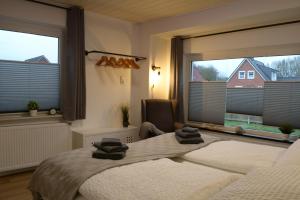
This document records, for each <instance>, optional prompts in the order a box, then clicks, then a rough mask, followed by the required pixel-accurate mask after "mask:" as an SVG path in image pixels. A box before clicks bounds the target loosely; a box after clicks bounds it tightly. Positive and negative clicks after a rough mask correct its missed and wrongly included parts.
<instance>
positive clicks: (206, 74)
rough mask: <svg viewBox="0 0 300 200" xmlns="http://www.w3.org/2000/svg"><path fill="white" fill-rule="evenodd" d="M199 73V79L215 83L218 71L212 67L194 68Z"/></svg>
mask: <svg viewBox="0 0 300 200" xmlns="http://www.w3.org/2000/svg"><path fill="white" fill-rule="evenodd" d="M196 67H197V68H198V69H199V71H200V73H201V77H202V78H203V79H204V80H206V81H216V80H217V77H218V70H217V69H216V68H214V66H212V65H211V66H208V67H205V66H200V65H198V66H196Z"/></svg>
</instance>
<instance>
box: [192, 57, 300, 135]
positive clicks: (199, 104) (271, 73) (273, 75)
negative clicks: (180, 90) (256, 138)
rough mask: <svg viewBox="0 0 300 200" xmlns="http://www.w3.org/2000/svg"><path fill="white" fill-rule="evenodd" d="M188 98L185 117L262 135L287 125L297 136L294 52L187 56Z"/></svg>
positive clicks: (299, 88) (299, 67)
mask: <svg viewBox="0 0 300 200" xmlns="http://www.w3.org/2000/svg"><path fill="white" fill-rule="evenodd" d="M246 77H247V78H246ZM188 102H189V105H188V108H189V110H188V118H189V121H196V122H206V123H214V124H223V125H224V126H228V127H240V128H242V129H243V130H245V132H247V133H249V134H256V133H259V135H260V136H262V137H272V136H274V134H280V133H281V132H280V130H279V127H280V126H286V125H288V126H290V127H292V128H294V129H295V132H294V133H293V134H292V136H298V137H299V136H300V56H298V55H290V56H271V57H255V58H253V57H251V58H237V59H225V60H208V61H193V62H192V66H191V81H190V83H189V101H188ZM272 134H273V135H272Z"/></svg>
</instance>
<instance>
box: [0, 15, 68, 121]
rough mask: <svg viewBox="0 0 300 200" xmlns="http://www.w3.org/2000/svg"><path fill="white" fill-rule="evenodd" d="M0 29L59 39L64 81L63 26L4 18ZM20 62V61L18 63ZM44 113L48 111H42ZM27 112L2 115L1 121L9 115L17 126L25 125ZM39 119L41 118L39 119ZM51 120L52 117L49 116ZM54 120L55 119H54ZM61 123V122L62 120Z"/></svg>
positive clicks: (58, 61) (59, 61) (59, 54)
mask: <svg viewBox="0 0 300 200" xmlns="http://www.w3.org/2000/svg"><path fill="white" fill-rule="evenodd" d="M0 29H1V30H5V31H13V32H20V33H28V34H33V35H41V36H48V37H55V38H58V59H57V64H58V65H59V67H60V77H59V79H60V80H62V72H63V66H64V64H65V59H64V55H63V54H64V52H65V31H66V29H65V27H63V26H56V25H51V24H43V23H34V22H32V21H29V20H19V19H15V18H11V17H3V18H2V20H1V24H0ZM17 62H19V61H17ZM59 90H60V91H59V92H60V94H62V86H60V88H59ZM61 100H62V99H61V97H60V99H59V102H60V103H59V104H60V107H59V109H58V110H57V112H58V113H60V114H62V113H61V110H62V103H61ZM41 112H42V113H45V112H48V111H41ZM26 113H27V112H24V111H20V112H10V113H0V121H1V120H5V119H6V118H7V115H9V116H10V117H11V118H12V119H13V121H14V123H15V124H19V123H23V122H24V120H22V118H23V119H25V118H27V117H28V116H27V115H26ZM38 118H39V117H38ZM42 118H43V120H42V121H44V120H48V119H47V117H45V116H44V117H42ZM49 118H51V116H49ZM52 118H53V117H52ZM60 121H61V120H60Z"/></svg>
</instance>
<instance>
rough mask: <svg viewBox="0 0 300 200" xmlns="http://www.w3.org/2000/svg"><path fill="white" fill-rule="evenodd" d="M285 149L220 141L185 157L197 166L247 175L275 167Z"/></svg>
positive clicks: (184, 156) (184, 157)
mask: <svg viewBox="0 0 300 200" xmlns="http://www.w3.org/2000/svg"><path fill="white" fill-rule="evenodd" d="M285 151H286V149H284V148H280V147H273V146H268V145H259V144H253V143H246V142H239V141H220V142H215V143H212V144H210V145H208V146H207V147H205V148H201V149H198V150H195V151H192V152H189V153H187V154H185V155H183V156H182V157H181V158H182V159H184V160H188V161H191V162H194V163H197V164H202V165H206V166H210V167H215V168H218V169H223V170H228V171H232V172H236V173H242V174H246V173H248V172H249V171H251V170H252V169H254V168H257V167H270V166H273V165H274V163H275V162H276V161H277V159H278V158H279V157H280V156H281V155H282V154H283V153H284V152H285Z"/></svg>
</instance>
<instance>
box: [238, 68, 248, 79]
mask: <svg viewBox="0 0 300 200" xmlns="http://www.w3.org/2000/svg"><path fill="white" fill-rule="evenodd" d="M241 73H244V78H241ZM238 79H239V80H244V79H246V71H243V70H241V71H238Z"/></svg>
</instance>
